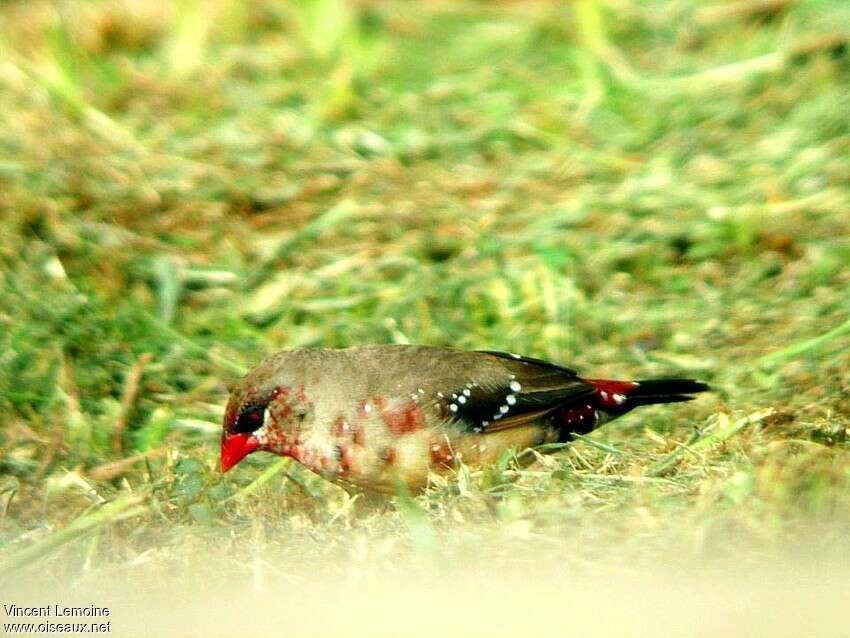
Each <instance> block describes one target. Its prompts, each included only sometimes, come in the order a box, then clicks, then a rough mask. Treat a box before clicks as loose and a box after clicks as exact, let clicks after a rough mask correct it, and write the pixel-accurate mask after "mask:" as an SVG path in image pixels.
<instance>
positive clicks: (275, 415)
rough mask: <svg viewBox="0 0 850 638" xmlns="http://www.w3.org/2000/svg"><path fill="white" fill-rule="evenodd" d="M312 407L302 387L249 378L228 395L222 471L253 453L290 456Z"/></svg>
mask: <svg viewBox="0 0 850 638" xmlns="http://www.w3.org/2000/svg"><path fill="white" fill-rule="evenodd" d="M312 415H313V406H312V404H311V402H310V401H309V399H308V398H307V396H306V395H305V393H304V388H303V386H300V387H293V386H291V385H286V384H275V383H273V382H271V381H270V380H269V379H268V378H266V379H263V378H262V376H260V377H259V378H258V377H257V375H254V376H253V378H252V375H251V374H249V375H248V377H246V378H245V379H243V380H242V381H240V382H239V384H237V386H236V387H235V388H234V389H233V391H232V392H231V394H230V400H229V401H228V403H227V409H226V410H225V413H224V426H223V430H222V436H221V471H222V472H227V471H228V470H230V469H231V468H232V467H233V466H234V465H236V464H237V463H239V461H241V460H242V459H244V458H245V457H246V456H248V455H249V454H250V453H251V452H255V451H256V450H265V451H267V452H272V453H274V454H279V455H282V456H291V455H292V452H293V451H294V449H295V446H297V445H298V443H299V441H300V439H301V436H302V433H303V432H304V431H305V429H309V426H310V422H311V420H312Z"/></svg>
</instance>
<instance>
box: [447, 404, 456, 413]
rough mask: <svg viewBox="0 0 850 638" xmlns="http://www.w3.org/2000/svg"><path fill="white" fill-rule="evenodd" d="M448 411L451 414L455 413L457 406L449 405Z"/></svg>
mask: <svg viewBox="0 0 850 638" xmlns="http://www.w3.org/2000/svg"><path fill="white" fill-rule="evenodd" d="M449 410H451V411H452V412H457V405H455V404H454V403H449Z"/></svg>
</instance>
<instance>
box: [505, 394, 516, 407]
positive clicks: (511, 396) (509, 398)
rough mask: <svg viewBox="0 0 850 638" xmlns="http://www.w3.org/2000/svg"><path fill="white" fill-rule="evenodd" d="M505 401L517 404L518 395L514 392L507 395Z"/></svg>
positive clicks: (509, 403)
mask: <svg viewBox="0 0 850 638" xmlns="http://www.w3.org/2000/svg"><path fill="white" fill-rule="evenodd" d="M505 401H507V403H508V405H516V397H515V396H514V395H512V394H509V395H508V396H506V397H505Z"/></svg>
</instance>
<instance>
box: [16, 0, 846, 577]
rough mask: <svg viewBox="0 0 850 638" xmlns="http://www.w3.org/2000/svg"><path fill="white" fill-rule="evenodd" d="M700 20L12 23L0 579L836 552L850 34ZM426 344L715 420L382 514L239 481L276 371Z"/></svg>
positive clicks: (637, 428)
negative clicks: (609, 384)
mask: <svg viewBox="0 0 850 638" xmlns="http://www.w3.org/2000/svg"><path fill="white" fill-rule="evenodd" d="M712 7H714V9H712ZM712 7H708V8H707V5H705V4H704V3H697V2H690V1H687V0H682V1H681V2H676V3H666V2H654V1H653V2H633V1H628V0H606V1H597V0H581V1H580V2H575V3H573V4H566V3H565V4H561V3H555V2H542V1H540V2H531V1H528V2H515V3H498V4H489V3H476V2H456V3H443V2H436V1H433V2H432V1H429V2H421V3H401V2H389V3H365V2H364V3H346V2H343V0H311V1H310V2H304V3H289V4H287V3H277V2H271V1H269V0H240V1H238V2H228V3H224V2H218V3H204V7H201V3H197V2H190V1H185V2H176V3H173V4H167V3H162V4H160V3H146V2H139V1H137V0H116V1H115V2H83V1H81V0H71V1H69V2H64V3H58V4H57V3H53V2H47V1H44V2H42V1H40V0H30V1H27V2H19V1H14V0H11V1H7V2H3V3H2V4H0V51H2V56H0V59H1V60H2V62H0V236H2V242H0V260H2V266H0V286H2V295H0V414H2V415H3V417H2V422H0V453H1V454H2V456H0V472H2V474H0V481H1V482H0V508H1V509H0V511H2V513H3V515H2V518H0V544H1V545H2V547H3V551H2V554H3V558H2V559H0V562H2V564H3V566H4V567H6V568H7V570H8V569H10V568H12V567H14V568H15V569H18V570H20V569H24V570H26V571H25V573H27V574H29V576H27V578H33V577H34V575H35V574H36V573H39V574H48V575H50V577H52V578H56V579H59V580H62V579H79V578H83V577H84V576H85V575H86V574H88V575H97V574H103V573H111V574H115V573H118V574H121V573H127V574H137V573H145V574H158V575H162V574H168V573H171V572H172V571H173V570H175V569H177V568H178V567H179V566H180V565H184V564H186V563H187V562H190V563H193V564H194V563H200V564H203V563H204V557H205V556H206V555H207V552H208V551H209V547H210V546H213V547H218V548H222V547H224V548H230V549H233V548H237V547H240V546H243V547H250V548H252V549H251V552H255V553H254V554H252V555H254V556H255V558H254V559H251V560H245V559H244V556H242V555H237V554H234V553H230V552H229V551H228V552H225V554H227V556H226V557H224V558H222V560H223V561H224V562H225V563H226V564H227V572H228V573H233V574H243V575H245V576H246V577H249V578H251V579H252V582H253V583H254V586H255V587H256V586H258V585H256V583H257V582H262V577H261V576H258V575H257V574H258V573H259V572H258V571H257V570H258V569H260V570H261V571H262V569H261V567H258V566H257V565H260V566H262V565H263V564H265V565H267V567H266V569H268V566H269V565H279V564H299V565H300V564H304V565H310V564H319V563H320V564H321V565H323V566H324V567H323V569H327V570H328V571H330V572H333V571H334V570H335V569H337V570H339V569H345V567H341V566H340V565H351V564H357V565H363V564H370V565H379V566H380V565H382V566H386V567H387V568H390V569H392V566H393V564H394V561H395V560H396V559H397V557H398V555H405V556H417V555H423V556H431V557H433V555H434V553H435V552H438V553H441V554H442V555H444V556H468V555H470V553H472V554H474V555H476V556H489V557H491V558H492V560H493V561H496V562H498V561H499V560H521V559H520V558H517V557H521V556H524V555H525V554H524V553H523V552H528V551H530V550H528V549H527V548H528V547H534V548H537V549H540V550H541V551H547V552H554V551H556V550H555V549H553V548H555V547H557V548H558V549H557V555H558V556H560V557H561V558H562V559H563V560H564V561H565V565H566V566H567V567H565V569H567V568H574V569H578V570H585V571H586V570H593V569H595V567H594V565H600V564H605V565H624V564H630V562H631V561H637V563H640V562H641V561H645V562H651V561H652V560H653V559H652V558H651V557H653V556H657V555H659V554H667V553H669V552H671V551H673V550H672V549H671V548H676V551H678V552H681V554H682V555H687V556H703V555H709V554H710V555H715V554H718V555H720V556H724V557H726V558H728V559H729V560H732V561H743V562H744V563H746V561H748V560H750V559H752V560H756V559H755V558H754V557H758V556H760V555H763V554H764V552H769V551H771V548H773V549H774V550H775V549H776V548H780V547H785V546H787V545H789V544H791V545H793V544H794V542H795V541H796V540H797V539H799V538H800V534H801V530H807V531H806V538H807V539H810V540H809V542H810V543H811V544H812V545H813V546H814V547H822V548H828V547H830V546H832V545H834V543H836V542H838V541H837V539H841V538H845V537H846V534H847V531H848V525H847V521H850V462H848V461H850V447H848V443H847V431H848V423H850V407H848V405H850V404H848V392H849V391H850V379H848V374H847V370H848V369H850V331H848V325H849V324H848V323H847V316H848V314H850V297H848V295H847V290H848V286H850V269H848V267H847V264H848V263H850V217H848V215H847V211H848V208H850V159H848V158H850V153H848V149H850V112H848V110H847V108H846V104H847V102H848V99H850V95H848V89H847V87H848V86H850V58H848V53H847V47H848V37H850V32H848V30H847V28H846V27H845V25H847V24H848V20H847V18H848V17H850V15H848V10H847V7H846V3H844V2H841V1H838V0H836V1H832V2H827V1H824V2H814V1H804V0H800V1H798V2H787V3H782V2H774V3H761V4H759V3H752V2H731V3H718V4H717V5H716V6H714V5H712ZM407 342H411V343H414V342H415V343H427V344H435V345H436V344H451V345H454V346H459V347H464V348H489V349H504V350H509V351H517V352H523V353H527V354H530V355H533V356H538V357H544V358H550V359H553V360H556V361H560V362H565V363H569V364H571V365H572V366H574V367H576V368H578V369H580V370H582V371H585V372H588V373H590V372H591V371H592V373H593V375H594V376H600V377H601V376H605V375H610V376H613V377H615V378H616V377H631V376H653V375H660V374H667V373H672V374H686V375H691V376H696V377H700V378H704V379H706V380H708V381H709V382H711V384H712V386H713V387H714V388H715V389H716V392H715V394H714V395H713V396H709V397H706V398H701V399H700V400H698V401H696V402H694V403H691V404H687V405H682V406H674V407H667V408H651V409H646V410H643V411H641V412H639V413H636V414H634V415H632V416H629V417H628V418H624V419H622V420H619V421H617V422H615V423H614V424H611V425H610V426H607V427H605V428H603V429H601V430H599V431H598V432H595V433H593V434H592V435H590V436H588V437H581V438H580V439H578V440H576V441H575V443H573V444H572V445H570V446H568V447H566V448H564V449H563V450H560V451H558V452H557V453H556V454H554V455H553V456H549V457H542V456H541V457H540V458H539V459H538V460H537V462H536V463H535V464H533V465H532V466H531V467H528V468H526V469H521V468H520V466H518V465H517V464H516V462H515V458H514V456H513V455H506V457H505V458H504V459H503V462H501V463H500V464H499V465H498V466H496V467H491V468H483V469H477V468H469V469H468V471H463V472H461V473H460V476H458V477H457V478H456V479H455V480H451V481H448V482H440V481H437V482H435V484H434V486H433V487H432V488H431V489H430V490H429V491H428V492H427V493H426V494H424V495H422V496H418V497H415V498H414V497H410V496H402V497H399V499H398V500H397V501H393V502H381V501H380V500H377V499H374V498H370V497H369V496H368V495H365V496H351V495H348V494H346V493H345V492H343V491H342V490H340V489H339V488H337V487H335V486H333V485H329V484H327V483H325V482H323V481H322V480H321V479H319V478H317V477H314V476H312V475H310V474H309V473H307V472H305V471H304V470H302V469H301V468H298V467H297V466H294V465H292V464H289V463H287V462H284V463H281V462H280V461H279V460H278V459H274V458H270V457H264V456H262V455H255V456H252V457H250V458H249V459H248V460H247V461H246V462H244V463H242V464H241V465H240V467H239V470H238V471H235V472H233V473H231V474H229V475H228V476H227V477H222V476H221V475H220V474H219V472H218V470H217V468H216V456H217V446H218V431H219V422H220V419H221V416H222V411H223V405H224V402H225V398H226V395H227V384H228V382H229V381H231V380H233V379H234V378H236V377H238V376H239V375H240V374H242V373H243V372H244V371H246V370H248V369H249V368H250V367H251V366H253V365H254V364H256V363H257V362H258V361H259V360H260V359H262V358H263V357H264V356H265V355H267V354H269V353H271V352H274V351H276V350H279V349H282V348H290V347H297V346H314V345H323V346H346V345H351V344H360V343H407ZM521 453H527V452H523V451H521V450H517V451H515V454H521ZM730 538H734V539H735V542H734V543H730V542H729V539H730ZM382 543H383V544H382ZM389 547H391V548H392V550H390V549H388V548H389ZM435 548H436V549H435ZM524 548H525V549H524ZM531 555H533V552H531V553H529V554H528V556H531ZM257 556H260V558H256V557H257ZM510 557H513V558H512V559H511V558H510ZM529 560H530V559H529ZM258 561H259V562H258ZM335 561H336V562H335ZM334 565H336V567H334ZM198 569H200V571H201V572H202V573H203V572H204V570H205V569H211V567H208V568H204V567H198ZM6 573H9V572H8V571H7V572H6ZM92 577H96V576H92ZM258 579H259V580H258Z"/></svg>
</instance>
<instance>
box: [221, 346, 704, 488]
mask: <svg viewBox="0 0 850 638" xmlns="http://www.w3.org/2000/svg"><path fill="white" fill-rule="evenodd" d="M708 389H709V388H708V386H707V385H706V384H705V383H701V382H699V381H695V380H692V379H676V378H669V379H652V380H644V381H612V380H605V379H584V378H582V377H579V376H578V374H577V373H576V372H575V371H574V370H570V369H569V368H565V367H562V366H559V365H555V364H553V363H548V362H546V361H542V360H540V359H534V358H531V357H524V356H521V355H518V354H510V353H504V352H494V351H471V352H470V351H464V350H457V349H452V348H437V347H429V346H416V345H379V346H361V347H354V348H347V349H343V350H333V349H299V350H290V351H283V352H279V353H277V354H275V355H272V356H271V357H269V358H268V359H266V360H265V361H263V362H262V363H261V364H260V365H258V366H257V367H256V368H254V369H253V370H251V372H249V373H248V374H247V375H246V376H245V377H244V378H242V379H241V380H240V381H239V382H238V383H237V384H236V386H235V387H234V389H233V391H232V393H231V395H230V400H229V401H228V404H227V409H226V410H225V415H224V430H223V433H222V439H221V470H222V472H227V471H228V470H230V469H231V468H232V467H233V466H234V465H236V464H237V463H239V461H241V460H242V459H243V458H245V457H246V456H247V455H248V454H250V453H251V452H254V451H256V450H265V451H267V452H272V453H274V454H278V455H281V456H288V457H291V458H293V459H295V460H296V461H298V462H300V463H302V464H304V465H305V466H307V467H308V468H309V469H310V470H312V471H314V472H316V473H318V474H321V475H322V476H324V477H326V478H329V479H331V480H333V481H335V482H338V483H342V484H354V485H356V486H359V487H362V488H366V489H372V490H378V491H392V490H393V489H394V487H395V485H396V483H397V482H398V481H399V480H401V481H402V482H404V483H405V484H406V485H407V487H408V488H409V489H410V490H413V491H416V490H419V489H421V488H423V487H424V486H425V485H426V484H427V482H428V475H429V473H430V472H437V473H445V472H451V471H452V470H453V469H456V468H457V467H458V466H459V465H460V463H465V464H467V465H469V466H481V465H486V464H488V463H492V462H494V461H496V460H497V459H499V457H500V456H501V455H502V453H503V452H504V451H505V450H506V449H508V448H510V447H513V448H516V449H519V450H521V449H525V448H528V447H534V446H538V445H541V444H544V443H552V442H558V441H568V440H570V438H571V435H572V433H586V432H590V431H591V430H593V429H594V428H596V427H598V426H599V425H601V424H602V423H605V422H606V421H609V420H611V419H613V418H616V417H618V416H620V415H622V414H625V413H626V412H629V411H630V410H632V409H633V408H636V407H638V406H641V405H650V404H653V403H676V402H680V401H689V400H691V399H693V398H694V397H692V396H689V395H691V394H693V393H696V392H703V391H705V390H708Z"/></svg>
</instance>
